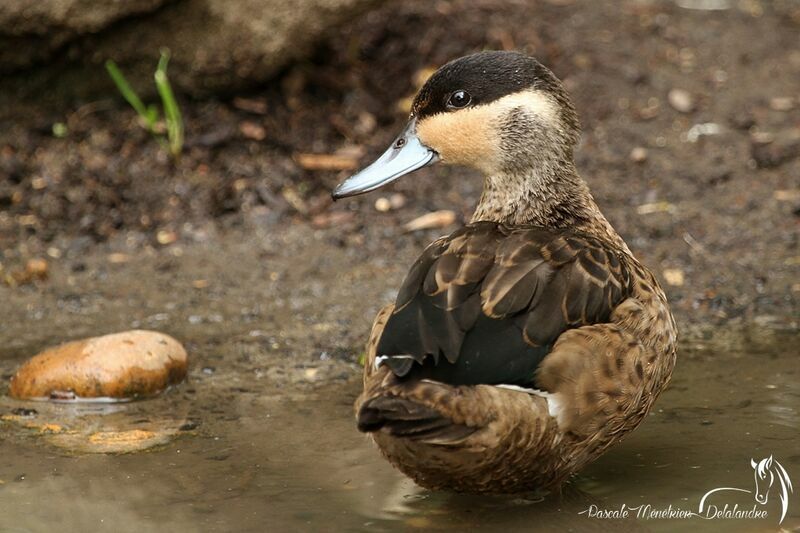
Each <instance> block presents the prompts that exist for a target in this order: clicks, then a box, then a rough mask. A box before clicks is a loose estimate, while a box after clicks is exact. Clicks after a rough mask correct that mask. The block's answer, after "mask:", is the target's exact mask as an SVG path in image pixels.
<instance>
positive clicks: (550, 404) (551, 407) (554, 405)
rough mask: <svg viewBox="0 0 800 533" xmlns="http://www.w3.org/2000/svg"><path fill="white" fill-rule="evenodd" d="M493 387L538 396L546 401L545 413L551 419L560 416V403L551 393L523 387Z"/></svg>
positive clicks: (502, 385)
mask: <svg viewBox="0 0 800 533" xmlns="http://www.w3.org/2000/svg"><path fill="white" fill-rule="evenodd" d="M495 387H498V388H500V389H508V390H513V391H517V392H524V393H525V394H532V395H534V396H540V397H542V398H544V399H545V400H547V413H548V414H549V415H550V416H551V417H553V418H555V419H556V420H558V415H559V414H561V402H560V400H559V399H558V398H557V397H556V396H557V394H552V393H549V392H545V391H543V390H539V389H528V388H525V387H520V386H518V385H505V384H501V385H495Z"/></svg>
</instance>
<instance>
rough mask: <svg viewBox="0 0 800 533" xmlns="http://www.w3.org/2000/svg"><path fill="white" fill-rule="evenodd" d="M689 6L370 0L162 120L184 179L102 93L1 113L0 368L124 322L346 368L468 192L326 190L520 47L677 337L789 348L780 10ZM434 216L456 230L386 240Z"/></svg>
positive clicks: (467, 183) (795, 162)
mask: <svg viewBox="0 0 800 533" xmlns="http://www.w3.org/2000/svg"><path fill="white" fill-rule="evenodd" d="M689 4H702V2H690V1H688V0H684V1H681V2H641V1H627V2H621V3H616V2H613V3H612V2H572V1H569V0H551V1H517V2H498V1H496V0H486V1H480V2H471V1H466V0H463V1H453V2H428V1H422V0H419V1H408V2H390V3H388V4H387V5H385V7H383V8H381V9H379V10H376V11H373V12H371V13H368V14H367V15H365V16H363V17H362V18H361V19H359V20H355V21H354V22H353V24H352V25H350V26H348V27H346V28H344V29H341V30H338V31H336V32H334V33H333V34H331V35H330V37H329V38H328V39H327V40H326V41H325V42H324V43H322V44H321V45H320V46H319V47H318V48H317V50H316V53H315V55H314V56H313V57H312V58H310V59H309V60H308V61H306V62H304V63H301V64H297V65H295V66H293V67H291V68H290V69H288V70H287V71H286V72H284V73H283V74H282V76H281V77H280V78H279V79H276V80H274V82H272V83H270V84H268V85H265V86H261V87H254V88H253V89H252V90H251V91H250V92H247V93H242V94H231V95H225V96H223V97H220V99H218V100H213V101H208V100H207V101H191V100H186V99H183V100H182V101H181V105H182V108H183V112H184V115H185V122H186V130H187V141H186V148H185V151H184V154H183V156H182V157H181V158H180V160H179V161H173V160H171V159H170V158H169V157H168V156H167V155H166V153H165V152H164V151H163V150H162V149H161V148H160V146H159V145H158V143H156V142H155V141H154V140H153V139H152V137H151V136H150V135H149V134H148V133H146V132H145V131H144V130H143V129H142V128H141V126H140V124H139V123H138V121H137V118H136V116H135V114H134V113H133V112H132V111H131V110H130V109H129V108H127V107H126V104H125V103H124V102H122V101H121V100H120V99H119V98H115V95H111V94H110V95H108V98H107V99H100V100H97V101H92V102H78V103H72V104H70V105H68V106H65V107H64V108H63V109H53V108H47V109H44V108H43V107H42V106H39V105H37V102H36V100H35V99H28V100H26V101H21V102H20V104H19V106H18V107H16V108H15V109H5V110H2V113H0V116H2V117H3V118H2V119H0V268H2V269H1V270H0V278H2V280H3V281H2V282H0V337H2V339H3V347H2V352H0V353H2V355H3V357H4V358H12V359H16V358H18V357H21V356H22V355H23V354H25V353H29V351H30V350H31V349H34V348H38V347H41V346H43V345H44V344H46V343H47V342H50V341H57V340H62V339H64V338H73V337H78V336H83V335H89V334H96V333H104V332H108V331H112V330H115V329H121V328H126V327H131V326H141V327H152V328H156V329H162V330H166V331H168V332H172V333H175V334H178V335H180V334H181V333H187V332H190V334H188V333H187V335H188V336H189V337H191V338H193V339H198V338H202V336H203V332H204V331H214V332H215V335H216V334H219V333H220V332H230V334H231V335H243V336H246V337H247V338H250V339H259V341H258V342H261V343H263V344H264V346H269V347H272V346H274V347H275V348H274V350H275V351H277V352H278V353H280V354H282V356H283V357H285V358H287V359H289V360H291V361H294V362H296V364H297V365H300V366H302V365H303V364H304V363H305V362H308V361H310V360H312V359H313V360H318V359H319V358H323V359H325V358H328V357H334V358H339V359H341V360H342V361H343V362H346V363H347V364H349V363H352V362H354V361H355V360H356V358H357V356H358V353H359V352H360V351H361V346H362V344H363V342H364V340H365V336H366V333H367V329H368V325H369V322H370V321H371V318H372V316H374V313H375V311H376V310H377V309H378V308H379V307H380V306H381V305H383V304H385V303H387V302H390V301H391V300H392V298H393V295H394V294H395V290H396V288H397V287H398V285H399V283H400V281H401V279H402V277H403V275H404V273H405V271H406V269H407V268H408V266H409V265H410V263H411V262H412V261H413V259H414V258H415V256H416V255H417V254H418V253H419V252H420V251H421V250H422V248H423V247H424V246H425V245H426V244H427V243H428V242H430V240H432V239H433V238H434V237H435V236H437V235H439V234H442V233H444V232H447V231H450V230H452V229H453V228H454V227H455V226H456V225H457V224H458V223H461V222H463V221H464V220H466V219H468V217H469V214H470V212H471V209H472V208H473V206H474V204H475V201H476V200H477V197H478V195H479V191H480V186H481V183H480V178H479V176H477V175H475V174H474V173H471V172H469V171H466V170H463V169H454V168H453V169H451V168H444V167H441V166H439V167H435V168H430V169H425V170H423V171H420V172H418V173H417V174H415V175H413V176H409V177H407V178H405V179H404V180H401V181H400V182H398V183H397V184H394V185H392V186H391V187H389V188H387V189H386V190H384V191H379V192H377V193H372V194H370V195H367V196H364V197H361V198H358V199H352V200H347V201H342V202H338V203H336V204H333V203H331V202H330V200H329V192H330V190H331V189H332V187H333V186H334V185H335V184H336V183H337V182H338V181H340V180H341V179H342V178H344V177H346V176H347V175H349V173H351V172H352V170H353V169H354V168H356V167H357V166H359V165H362V164H364V163H366V162H368V161H369V160H370V158H371V157H374V156H375V155H376V154H377V153H379V152H380V151H381V150H382V149H383V147H384V146H385V145H386V144H387V142H389V140H390V139H391V138H392V137H393V136H394V134H395V133H396V132H397V131H398V129H399V128H400V126H401V125H402V124H403V122H404V119H405V113H406V112H407V105H408V100H407V98H408V97H409V96H410V95H412V94H413V92H414V91H415V88H416V87H417V86H418V85H419V83H420V80H421V79H423V78H424V76H425V74H426V72H429V71H430V69H431V68H434V67H436V66H438V65H441V64H442V63H443V62H445V61H447V60H448V59H451V58H454V57H457V56H459V55H462V54H465V53H468V52H472V51H475V50H480V49H483V48H507V49H519V50H525V51H527V52H529V53H531V54H533V55H535V56H537V57H538V58H539V59H540V60H541V61H543V62H544V63H545V64H547V65H548V66H550V67H551V68H552V69H553V70H554V71H555V73H556V74H557V75H558V76H559V77H561V78H562V79H563V80H564V82H565V84H566V85H567V87H568V89H569V91H570V92H571V94H572V95H573V97H574V100H575V103H576V107H577V109H578V111H579V113H580V116H581V120H582V124H583V130H584V133H583V139H582V143H581V146H580V148H579V150H578V152H577V163H578V167H579V169H580V171H581V172H582V174H583V176H584V177H585V178H586V179H587V181H588V182H589V184H590V186H591V187H592V189H593V191H594V193H595V195H596V197H597V200H598V202H599V204H600V205H601V207H602V208H603V210H604V211H605V212H606V213H607V215H608V217H609V219H610V220H611V221H612V223H613V224H614V225H615V226H616V227H617V228H618V230H619V231H620V233H621V234H622V235H623V236H624V238H625V239H626V240H627V242H628V243H629V244H630V245H631V248H632V249H633V250H634V252H635V253H636V254H637V255H638V256H639V257H640V258H641V259H642V260H643V262H644V263H645V264H647V265H650V266H651V267H652V268H653V269H654V271H655V272H656V274H657V275H658V276H659V278H660V279H661V280H662V281H663V282H664V285H665V288H666V289H667V292H668V295H669V298H670V300H671V302H672V305H673V309H674V312H675V315H676V317H677V319H678V322H679V325H680V326H681V329H682V330H683V331H684V332H685V334H686V335H687V338H697V337H700V336H703V335H709V334H713V333H714V332H716V331H720V330H721V329H724V330H726V331H740V332H741V331H746V332H755V333H756V334H759V333H760V332H763V330H764V329H765V328H766V329H770V330H772V329H775V328H778V329H790V330H791V329H796V328H797V323H798V322H797V320H798V296H800V283H799V282H798V280H799V279H800V277H798V273H799V272H800V249H798V224H800V83H798V80H800V45H798V40H797V36H798V33H800V6H798V4H797V3H796V2H790V1H783V2H777V1H776V2H757V1H749V0H748V1H742V2H730V3H729V4H730V5H729V7H728V8H727V9H723V10H718V11H704V10H697V9H688V8H685V7H681V6H683V5H689ZM721 4H725V3H724V2H722V3H721ZM725 5H727V4H725ZM98 75H99V76H102V75H105V73H103V72H100V73H98ZM57 123H61V124H63V125H64V126H66V130H64V129H63V128H61V126H59V127H57V128H56V131H57V132H58V133H59V136H56V135H54V133H53V132H54V130H53V125H54V124H57ZM59 128H61V129H59ZM304 154H316V155H319V154H323V155H328V154H336V155H337V156H338V157H336V158H334V160H333V161H330V160H327V161H326V160H321V159H319V158H315V157H309V156H307V155H304ZM320 166H321V167H322V169H320V168H319V167H320ZM331 167H336V168H338V169H339V170H332V169H331ZM393 195H394V196H393ZM390 197H392V198H393V199H394V202H395V208H391V209H389V210H388V211H385V212H384V211H379V210H378V209H376V207H375V206H376V200H378V199H379V198H387V199H388V198H390ZM381 202H382V203H384V204H386V203H387V202H386V201H385V200H383V201H381ZM381 202H378V203H379V204H380V203H381ZM400 204H402V206H401V207H397V206H399V205H400ZM381 207H385V206H381ZM439 209H452V210H454V211H455V212H456V223H455V224H452V225H449V226H447V227H442V228H436V229H432V230H427V231H421V232H414V233H406V232H405V231H404V230H403V224H404V223H406V222H408V221H409V220H412V219H414V218H415V217H417V216H419V215H422V214H424V213H427V212H429V211H433V210H439ZM39 259H41V260H43V261H37V260H39ZM31 260H34V261H32V262H31ZM26 265H27V270H26ZM748 334H749V333H748ZM270 349H271V350H272V348H270ZM245 356H246V354H245V355H243V357H245ZM309 358H311V359H309ZM208 364H212V363H211V362H208ZM289 366H291V365H289Z"/></svg>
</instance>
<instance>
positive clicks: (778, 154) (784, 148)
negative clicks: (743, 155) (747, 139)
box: [750, 130, 800, 168]
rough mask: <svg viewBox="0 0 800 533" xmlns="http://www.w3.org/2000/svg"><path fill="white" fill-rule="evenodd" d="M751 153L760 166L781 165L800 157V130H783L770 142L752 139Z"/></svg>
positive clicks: (771, 166)
mask: <svg viewBox="0 0 800 533" xmlns="http://www.w3.org/2000/svg"><path fill="white" fill-rule="evenodd" d="M750 154H751V155H752V156H753V159H754V160H755V162H756V166H758V168H774V167H779V166H781V165H782V164H784V163H786V162H787V161H791V160H792V159H795V158H797V157H800V130H792V131H789V132H782V133H781V134H779V135H777V136H775V137H774V138H770V139H769V142H758V140H757V139H751V143H750Z"/></svg>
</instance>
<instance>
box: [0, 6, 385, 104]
mask: <svg viewBox="0 0 800 533" xmlns="http://www.w3.org/2000/svg"><path fill="white" fill-rule="evenodd" d="M380 1H381V0H229V1H227V2H225V1H223V0H128V1H126V2H117V1H114V0H102V1H95V0H46V1H43V2H36V3H31V2H2V3H0V94H2V93H7V94H5V95H4V96H5V98H8V99H9V102H10V99H11V98H13V96H14V95H16V96H20V95H23V96H36V95H39V94H41V95H42V97H44V98H48V99H50V100H56V101H58V100H63V99H75V98H88V97H92V96H98V95H115V94H117V91H116V89H115V88H114V87H113V84H112V83H111V81H110V80H109V79H108V76H107V75H106V73H105V70H104V67H103V63H104V62H105V60H106V59H113V60H114V61H116V62H117V64H118V65H119V66H120V68H121V69H122V71H123V73H125V75H126V77H127V78H128V79H129V81H130V82H131V84H132V85H133V87H134V88H135V89H136V90H137V91H139V92H140V93H141V94H142V95H143V96H149V95H152V94H153V93H154V91H155V87H154V84H153V72H154V70H155V67H156V63H157V62H158V57H159V49H160V48H162V47H166V48H169V49H170V50H171V52H172V60H171V62H170V65H169V78H170V81H171V82H172V84H173V86H174V87H175V88H176V90H177V92H178V94H190V95H195V96H197V95H208V94H211V93H215V92H219V91H227V90H231V89H235V88H240V87H246V86H253V85H254V84H255V83H258V82H262V81H264V80H266V79H268V78H269V77H270V76H271V75H272V74H274V73H275V72H277V70H278V69H280V68H281V67H283V66H285V65H286V64H288V63H289V62H291V61H293V60H297V59H298V58H301V57H303V56H304V55H305V54H306V53H308V52H309V51H310V50H311V47H312V46H313V44H314V43H315V42H316V40H317V39H318V38H319V37H321V36H322V35H323V33H324V32H325V31H326V30H328V29H329V28H331V27H333V26H336V25H338V24H341V23H343V22H346V21H350V20H352V18H353V17H354V16H356V15H357V14H358V13H360V12H361V11H363V10H365V9H367V8H368V7H370V6H372V5H376V4H378V3H379V2H380ZM134 15H135V16H134ZM44 62H48V63H47V64H45V65H39V64H40V63H44ZM10 73H15V74H16V75H13V76H9V75H7V74H10ZM54 87H55V88H56V90H53V88H54ZM3 103H5V102H3V101H2V100H0V104H3Z"/></svg>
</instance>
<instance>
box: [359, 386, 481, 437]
mask: <svg viewBox="0 0 800 533" xmlns="http://www.w3.org/2000/svg"><path fill="white" fill-rule="evenodd" d="M356 421H357V423H358V429H359V431H362V432H364V433H373V432H377V431H382V432H385V433H387V434H389V435H391V436H393V437H400V438H407V439H412V440H417V441H424V442H428V443H432V444H433V443H437V444H452V443H456V442H459V441H462V440H463V439H465V438H466V437H468V436H470V435H472V434H473V433H474V432H475V431H476V430H477V429H478V428H476V427H470V426H468V425H465V424H461V423H457V422H455V421H454V420H453V419H452V418H451V417H449V416H447V415H446V414H444V413H443V412H442V411H441V410H439V409H436V408H434V407H430V406H428V405H425V404H423V403H421V402H419V401H416V400H414V399H409V398H403V397H400V396H395V395H390V394H386V395H378V396H373V397H371V398H368V399H366V400H365V401H364V402H363V403H362V404H361V406H360V407H359V408H358V411H357V414H356Z"/></svg>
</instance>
